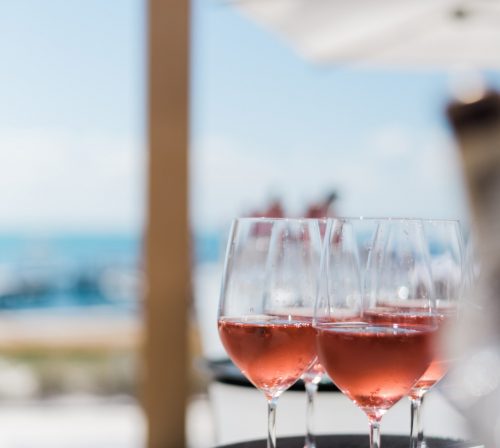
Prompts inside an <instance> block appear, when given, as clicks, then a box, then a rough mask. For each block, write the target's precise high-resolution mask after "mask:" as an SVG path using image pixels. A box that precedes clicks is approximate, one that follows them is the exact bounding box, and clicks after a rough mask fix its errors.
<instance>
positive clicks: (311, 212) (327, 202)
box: [305, 191, 338, 218]
mask: <svg viewBox="0 0 500 448" xmlns="http://www.w3.org/2000/svg"><path fill="white" fill-rule="evenodd" d="M337 198H338V196H337V193H336V192H335V191H333V192H331V193H330V194H328V196H327V197H326V198H325V199H324V200H323V201H322V202H319V203H317V204H312V205H310V206H309V208H308V209H307V211H306V214H305V217H306V218H333V217H335V212H334V211H333V204H334V203H335V201H336V200H337Z"/></svg>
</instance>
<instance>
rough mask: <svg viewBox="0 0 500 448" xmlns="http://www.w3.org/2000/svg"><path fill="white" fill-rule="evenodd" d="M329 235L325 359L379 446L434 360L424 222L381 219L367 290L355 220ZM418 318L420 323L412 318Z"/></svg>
mask: <svg viewBox="0 0 500 448" xmlns="http://www.w3.org/2000/svg"><path fill="white" fill-rule="evenodd" d="M326 238H327V239H326V241H325V244H324V251H323V256H322V263H321V275H320V288H319V293H318V298H317V301H316V307H315V317H314V321H313V325H314V327H315V329H316V334H317V336H316V343H317V351H318V357H319V360H320V362H321V364H322V365H323V366H324V367H325V370H326V371H327V373H328V375H329V376H330V378H331V379H332V380H333V382H334V383H335V384H336V385H337V387H338V388H339V389H340V390H341V391H342V392H343V393H344V394H345V395H347V397H349V398H350V399H351V400H352V401H353V402H354V403H355V404H356V405H357V406H359V407H360V408H361V410H363V411H364V412H365V413H366V415H367V416H368V420H369V423H370V447H371V448H378V447H379V446H380V421H381V419H382V416H383V415H384V414H385V413H386V411H387V410H388V409H390V408H391V407H392V406H393V405H394V404H395V403H396V402H398V401H399V400H400V399H401V398H402V397H404V396H405V395H407V394H408V393H409V391H410V390H411V388H412V386H413V385H414V384H415V383H416V382H417V381H418V379H419V378H420V377H421V376H422V374H423V373H424V372H425V370H426V369H427V368H428V367H429V365H430V363H431V361H432V359H433V355H434V338H435V334H436V333H437V331H436V326H435V323H434V315H433V312H432V309H433V308H432V297H433V293H432V281H431V276H430V272H429V266H428V260H427V257H426V247H425V240H424V236H423V228H422V223H421V222H420V221H418V220H402V219H400V220H379V222H378V224H377V230H376V232H375V236H374V242H373V245H372V249H371V251H370V254H369V256H368V264H367V269H366V276H365V281H364V288H363V287H362V282H361V273H360V268H359V261H358V260H359V257H358V253H357V241H356V235H355V232H354V229H353V224H352V221H350V220H347V219H336V220H333V221H331V225H330V226H329V229H328V231H327V236H326ZM411 315H416V316H419V317H420V319H419V320H417V321H415V320H413V319H411V318H410V319H408V321H406V320H405V316H411ZM400 316H401V317H402V318H400Z"/></svg>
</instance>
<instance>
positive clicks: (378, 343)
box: [317, 322, 436, 419]
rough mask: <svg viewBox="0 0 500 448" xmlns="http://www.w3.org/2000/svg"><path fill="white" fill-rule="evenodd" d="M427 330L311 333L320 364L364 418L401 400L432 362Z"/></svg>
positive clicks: (343, 328) (327, 328) (325, 328)
mask: <svg viewBox="0 0 500 448" xmlns="http://www.w3.org/2000/svg"><path fill="white" fill-rule="evenodd" d="M435 333H436V331H435V330H434V329H433V328H432V327H426V326H414V325H399V326H393V325H383V324H371V323H363V322H360V323H342V324H325V325H321V326H319V327H317V349H318V356H319V359H320V362H321V364H322V365H323V366H324V367H325V369H326V371H327V373H328V374H329V376H330V378H331V379H332V380H333V382H334V383H335V384H336V385H337V386H338V388H339V389H340V390H342V392H343V393H345V394H346V395H347V396H348V397H349V398H351V400H353V401H354V402H355V403H356V404H357V405H358V406H359V407H360V408H361V409H362V410H363V411H365V412H366V414H367V415H368V416H369V417H370V418H374V419H379V418H380V417H381V416H382V415H383V413H384V412H385V411H386V410H387V409H389V408H390V407H392V406H393V405H394V404H395V403H396V402H397V401H399V400H400V399H401V398H402V397H403V396H405V395H407V394H408V392H409V391H410V389H411V388H412V386H413V385H414V384H415V383H416V382H417V381H418V379H419V378H420V377H421V376H422V374H423V373H424V372H425V370H426V369H427V368H428V367H429V365H430V363H431V361H432V359H433V345H434V344H433V342H434V335H435Z"/></svg>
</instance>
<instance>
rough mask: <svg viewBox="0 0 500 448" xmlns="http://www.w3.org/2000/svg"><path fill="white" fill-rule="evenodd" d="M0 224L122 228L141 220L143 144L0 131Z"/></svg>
mask: <svg viewBox="0 0 500 448" xmlns="http://www.w3.org/2000/svg"><path fill="white" fill-rule="evenodd" d="M0 147H1V148H2V150H1V151H0V228H2V229H18V228H21V229H25V228H27V229H37V228H38V229H43V230H51V229H55V230H128V229H134V228H137V227H138V226H139V225H140V224H141V222H142V217H143V216H142V214H143V202H144V201H143V183H144V159H145V157H144V156H145V151H144V148H143V147H142V145H141V144H140V143H138V142H135V141H133V140H132V139H131V138H127V137H115V136H110V135H88V134H85V135H78V134H74V133H69V132H65V131H59V130H50V129H8V130H5V129H4V130H1V131H0Z"/></svg>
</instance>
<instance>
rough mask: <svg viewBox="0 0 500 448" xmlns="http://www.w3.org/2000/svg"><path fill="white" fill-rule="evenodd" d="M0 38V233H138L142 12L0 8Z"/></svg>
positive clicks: (109, 5)
mask: <svg viewBox="0 0 500 448" xmlns="http://www.w3.org/2000/svg"><path fill="white" fill-rule="evenodd" d="M0 30H1V35H2V39H0V58H1V60H2V65H1V68H0V98H1V99H2V101H0V145H1V147H2V151H0V216H2V219H1V220H0V229H2V230H4V231H6V230H15V231H18V230H22V231H28V232H31V231H33V232H37V231H42V232H43V231H115V230H117V231H132V230H133V231H137V229H138V228H139V227H140V226H141V223H142V216H143V212H142V207H143V206H142V204H143V200H142V199H143V178H144V176H143V173H144V163H143V160H144V155H145V147H144V110H145V107H144V73H145V68H144V61H145V56H144V48H145V39H144V12H143V7H142V2H141V1H139V0H119V1H118V0H115V1H111V0H106V1H102V0H72V1H70V2H68V1H64V0H50V1H38V0H18V1H14V2H12V1H9V2H2V3H1V4H0Z"/></svg>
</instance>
